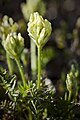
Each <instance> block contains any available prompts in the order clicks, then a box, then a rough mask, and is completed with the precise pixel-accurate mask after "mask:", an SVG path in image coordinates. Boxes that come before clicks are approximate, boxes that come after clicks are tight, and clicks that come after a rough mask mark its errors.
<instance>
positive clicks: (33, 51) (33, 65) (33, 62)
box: [30, 40, 36, 78]
mask: <svg viewBox="0 0 80 120" xmlns="http://www.w3.org/2000/svg"><path fill="white" fill-rule="evenodd" d="M30 42H31V43H30V44H31V73H32V78H35V75H36V45H35V44H34V42H33V40H31V41H30Z"/></svg>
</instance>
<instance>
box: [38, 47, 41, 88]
mask: <svg viewBox="0 0 80 120" xmlns="http://www.w3.org/2000/svg"><path fill="white" fill-rule="evenodd" d="M40 79H41V47H40V46H38V81H37V88H38V89H39V88H40V82H41V80H40Z"/></svg>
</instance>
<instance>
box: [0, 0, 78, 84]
mask: <svg viewBox="0 0 80 120" xmlns="http://www.w3.org/2000/svg"><path fill="white" fill-rule="evenodd" d="M22 2H26V1H25V0H0V18H2V17H3V16H4V15H8V16H9V17H12V18H13V19H14V21H16V22H18V21H19V20H20V19H23V20H24V17H23V14H22V12H21V7H20V6H21V3H22ZM32 2H33V1H32ZM44 2H45V4H46V12H45V15H44V18H47V19H48V20H49V21H50V22H51V24H52V28H53V30H52V34H51V37H50V39H49V41H48V43H47V44H46V45H45V47H51V48H52V49H53V51H54V53H55V54H54V55H53V58H51V60H50V61H49V62H48V63H47V65H46V67H45V68H46V72H47V75H48V77H49V78H50V79H52V81H53V82H54V83H55V81H56V80H58V79H60V78H61V74H62V73H63V72H65V71H66V70H67V69H68V65H69V64H70V63H71V62H72V61H73V60H76V61H77V62H78V63H79V61H80V34H79V33H80V0H44ZM24 21H25V20H24ZM22 35H23V37H24V38H25V46H26V47H27V48H28V49H29V48H30V42H29V37H28V34H27V33H26V30H25V31H24V32H22ZM26 39H27V40H26Z"/></svg>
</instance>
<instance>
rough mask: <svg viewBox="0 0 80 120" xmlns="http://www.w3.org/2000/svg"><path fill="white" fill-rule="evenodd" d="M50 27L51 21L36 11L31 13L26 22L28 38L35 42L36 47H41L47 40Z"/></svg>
mask: <svg viewBox="0 0 80 120" xmlns="http://www.w3.org/2000/svg"><path fill="white" fill-rule="evenodd" d="M51 31H52V28H51V23H50V22H49V21H48V20H46V19H43V18H42V16H40V15H39V13H38V12H35V13H33V14H31V16H30V20H29V23H28V32H29V36H30V38H31V39H32V40H33V41H34V42H35V43H36V45H37V47H38V46H41V47H43V46H44V45H45V43H46V42H47V40H48V38H49V36H50V34H51Z"/></svg>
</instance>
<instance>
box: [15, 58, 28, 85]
mask: <svg viewBox="0 0 80 120" xmlns="http://www.w3.org/2000/svg"><path fill="white" fill-rule="evenodd" d="M15 60H16V63H17V66H18V68H19V71H20V74H21V78H22V82H23V85H24V87H25V85H26V80H25V77H24V72H23V69H22V66H21V64H20V60H19V58H16V59H15Z"/></svg>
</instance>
